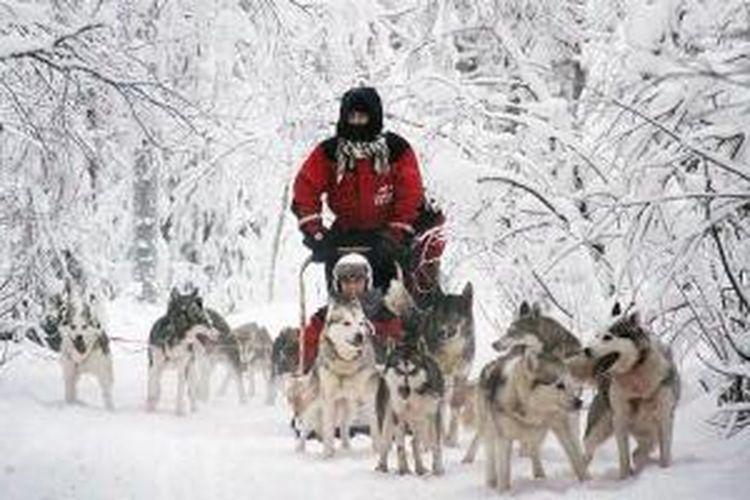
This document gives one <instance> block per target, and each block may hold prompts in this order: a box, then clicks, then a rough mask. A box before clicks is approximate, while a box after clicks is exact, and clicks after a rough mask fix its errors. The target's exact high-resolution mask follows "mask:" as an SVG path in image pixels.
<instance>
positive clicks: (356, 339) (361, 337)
mask: <svg viewBox="0 0 750 500" xmlns="http://www.w3.org/2000/svg"><path fill="white" fill-rule="evenodd" d="M364 341H365V336H364V335H362V334H361V333H358V334H356V335H355V336H354V343H355V344H356V345H360V344H362V342H364Z"/></svg>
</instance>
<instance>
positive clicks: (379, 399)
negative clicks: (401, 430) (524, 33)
mask: <svg viewBox="0 0 750 500" xmlns="http://www.w3.org/2000/svg"><path fill="white" fill-rule="evenodd" d="M389 400H390V394H389V393H388V386H387V385H386V383H385V380H384V379H383V378H380V380H378V390H377V392H376V393H375V414H376V416H377V419H378V434H380V435H381V436H382V435H383V430H384V429H385V417H386V412H387V411H388V406H389Z"/></svg>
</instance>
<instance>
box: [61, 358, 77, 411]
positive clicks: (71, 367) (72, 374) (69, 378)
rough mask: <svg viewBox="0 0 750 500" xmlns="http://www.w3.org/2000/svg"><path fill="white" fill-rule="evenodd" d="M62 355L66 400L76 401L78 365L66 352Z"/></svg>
mask: <svg viewBox="0 0 750 500" xmlns="http://www.w3.org/2000/svg"><path fill="white" fill-rule="evenodd" d="M62 356H63V357H62V360H61V364H62V371H63V383H64V384H65V402H66V403H74V402H75V401H76V378H77V377H76V365H75V363H74V362H73V360H72V359H70V358H68V357H67V356H66V355H65V354H63V355H62Z"/></svg>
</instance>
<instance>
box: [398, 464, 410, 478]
mask: <svg viewBox="0 0 750 500" xmlns="http://www.w3.org/2000/svg"><path fill="white" fill-rule="evenodd" d="M398 473H399V475H400V476H405V475H407V474H411V470H410V469H409V466H408V465H399V466H398Z"/></svg>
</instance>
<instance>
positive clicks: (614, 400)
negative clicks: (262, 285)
mask: <svg viewBox="0 0 750 500" xmlns="http://www.w3.org/2000/svg"><path fill="white" fill-rule="evenodd" d="M391 289H392V290H394V291H396V292H394V293H396V294H395V295H394V294H390V295H387V296H386V298H385V302H386V306H387V307H389V308H391V310H392V311H393V312H395V313H396V314H399V315H400V314H404V313H405V311H406V310H412V311H413V310H414V304H413V303H412V302H410V301H409V300H408V294H404V293H400V294H397V292H398V290H401V292H403V289H402V288H399V287H397V286H392V287H391ZM90 299H91V300H88V301H83V300H80V299H79V300H75V297H74V296H71V298H69V300H66V301H64V304H63V305H62V306H61V307H57V308H56V311H57V312H56V315H55V316H54V317H48V318H47V319H46V324H47V328H45V329H46V330H47V329H49V330H55V336H53V337H48V338H54V337H56V338H57V342H56V343H55V345H56V346H57V347H58V348H59V351H60V354H61V356H60V359H61V363H62V368H63V376H64V382H65V399H66V401H68V402H74V401H76V384H77V381H78V379H79V377H80V375H81V374H83V373H91V374H93V375H95V376H96V377H97V378H98V380H99V384H100V386H101V389H102V394H103V399H104V402H105V405H106V407H107V408H109V409H112V408H113V402H112V382H113V377H112V357H111V352H110V348H109V339H108V337H107V334H106V332H105V328H104V327H103V326H102V324H101V322H100V318H101V315H100V314H99V313H98V312H97V306H96V302H95V300H94V299H93V297H92V298H90ZM472 304H473V297H472V287H471V284H467V286H466V287H465V288H464V290H463V292H462V293H461V294H456V295H453V294H444V293H439V294H438V296H437V298H436V299H435V300H434V301H433V305H432V306H431V308H430V309H428V310H427V311H421V310H420V311H418V312H417V313H416V314H417V324H418V327H417V331H418V333H419V335H418V337H417V340H416V341H413V342H409V343H404V344H400V345H394V346H389V348H388V349H387V350H386V351H385V352H383V353H378V352H376V349H375V348H374V346H373V342H372V341H371V339H372V331H373V330H372V325H371V324H370V322H369V321H368V320H367V318H366V317H365V314H364V311H363V309H362V307H361V305H360V304H359V302H358V301H356V300H353V301H346V300H342V299H336V298H332V299H331V300H330V302H329V304H328V312H327V318H326V321H325V327H324V330H323V332H322V334H321V340H320V347H319V351H318V356H317V359H316V361H315V363H314V365H313V368H312V369H311V370H310V371H309V372H308V373H306V374H305V375H299V374H298V363H299V329H298V328H285V329H284V330H282V331H281V332H280V334H279V335H278V336H277V337H276V338H275V340H272V339H271V336H270V335H269V333H268V331H267V330H266V329H265V328H263V327H261V326H259V325H257V324H255V323H249V324H246V325H243V326H240V327H239V328H236V329H234V330H232V329H230V327H229V325H228V324H227V322H226V321H225V320H224V319H223V318H222V317H221V316H220V315H219V314H218V313H217V312H216V311H214V310H212V309H210V308H208V307H204V305H203V303H202V300H201V297H200V296H199V295H198V292H197V291H192V292H189V293H180V292H178V291H177V290H172V293H171V295H170V299H169V302H168V307H167V312H166V314H165V315H164V316H163V317H161V318H160V319H159V320H158V321H156V323H155V324H154V325H153V327H152V329H151V332H150V335H149V341H148V396H147V409H148V410H150V411H153V410H155V409H156V406H157V404H158V402H159V399H160V393H161V389H160V388H161V378H162V374H163V372H164V370H166V369H175V370H177V377H178V382H177V398H176V411H177V413H178V414H183V413H185V395H186V394H187V396H188V399H189V401H190V409H191V410H192V411H194V410H195V409H196V407H197V403H198V401H205V400H207V399H208V396H209V387H208V385H209V384H208V380H209V379H210V375H211V373H212V371H213V369H214V368H215V366H216V365H218V364H222V365H224V366H225V367H227V373H228V376H227V377H228V378H227V380H225V381H224V384H223V385H224V386H225V387H226V385H227V383H228V381H229V379H231V378H233V379H234V381H235V384H236V386H237V392H238V395H239V399H240V401H241V402H245V400H246V398H247V396H248V395H247V392H246V390H245V383H244V379H245V378H248V380H249V382H248V388H249V392H250V395H253V394H254V392H255V382H254V379H255V376H256V374H257V373H261V374H262V375H263V377H264V378H265V380H266V383H267V392H266V402H267V403H269V404H273V402H274V399H275V397H276V392H277V388H278V387H282V386H283V387H284V392H285V394H286V399H287V402H288V403H289V405H290V407H291V409H292V412H293V415H294V422H295V427H296V429H297V435H298V444H297V447H298V449H299V450H304V448H305V442H306V441H307V439H308V438H309V437H310V436H312V435H315V436H318V437H319V438H320V440H321V441H322V444H323V454H324V456H325V457H330V456H332V455H334V452H335V446H334V442H335V439H336V437H337V436H338V437H339V439H340V441H341V446H342V447H343V448H347V447H349V446H350V437H351V434H352V430H353V422H354V421H355V420H356V418H357V416H358V415H360V416H362V415H364V417H363V418H364V419H365V420H367V422H366V423H367V426H368V427H369V434H370V436H371V438H372V443H373V449H374V451H375V452H376V454H377V456H378V462H377V470H379V471H383V472H385V471H388V457H389V454H390V451H391V449H392V447H393V446H394V445H395V447H396V457H397V470H398V472H399V473H401V474H406V473H409V472H411V469H410V467H409V463H408V460H407V452H406V440H407V437H410V438H411V451H412V460H413V463H414V472H415V473H416V474H420V475H421V474H425V473H427V472H428V471H429V469H428V468H427V467H426V466H425V464H424V462H423V458H422V455H423V452H425V451H429V452H430V454H431V459H432V461H431V471H432V473H433V474H434V475H441V474H443V473H444V465H443V457H442V446H443V445H445V446H455V445H456V444H457V432H458V427H459V421H460V420H462V419H463V421H464V422H465V423H466V422H471V423H472V424H473V427H474V430H475V434H474V437H473V439H472V441H471V445H470V446H469V449H468V450H467V452H466V455H465V457H464V462H465V463H470V462H472V461H473V460H474V458H475V454H476V452H477V450H478V448H479V446H480V445H481V446H482V448H483V449H484V453H485V456H486V460H485V466H486V474H485V477H486V483H487V485H488V486H490V487H492V488H496V489H498V490H499V491H506V490H508V489H509V488H510V478H511V455H512V449H513V443H514V442H518V443H519V446H520V450H521V455H523V456H526V457H528V458H529V459H530V460H531V465H532V471H533V475H534V477H535V478H542V477H544V474H545V473H544V468H543V465H542V461H541V457H540V448H541V445H542V443H543V441H544V439H545V437H546V436H547V434H548V433H549V432H551V433H552V434H553V435H554V436H555V437H556V438H557V439H558V440H559V442H560V444H561V446H562V448H563V450H564V452H565V454H566V456H567V458H568V460H569V462H570V464H571V467H572V469H573V472H574V474H575V475H576V477H577V478H578V479H579V480H585V479H586V478H587V477H588V472H587V468H588V464H589V463H590V462H591V460H592V458H593V455H594V452H595V450H596V449H597V448H598V447H599V446H600V445H601V444H602V443H604V442H605V441H607V440H608V439H609V438H611V437H614V438H615V440H616V443H617V449H618V458H619V477H620V478H627V477H628V476H630V475H631V474H633V473H634V472H637V471H639V470H640V469H641V468H642V467H643V466H644V465H645V464H646V463H647V462H648V459H649V456H650V454H651V452H652V451H653V450H654V448H656V446H657V445H658V452H659V463H660V465H661V466H663V467H666V466H668V465H669V464H670V461H671V447H672V433H673V422H674V412H675V407H676V404H677V401H678V399H679V392H680V381H679V377H678V373H677V369H676V366H675V363H674V361H673V360H672V357H671V355H670V352H669V350H668V349H666V348H665V347H664V346H663V345H662V344H661V343H659V342H658V341H657V340H656V339H655V338H654V337H653V336H652V335H651V334H650V333H649V331H648V330H647V328H646V327H645V326H644V325H643V322H642V321H641V320H640V318H639V316H638V314H637V313H629V314H620V312H619V311H613V314H615V316H616V317H615V318H614V319H613V323H612V324H611V325H610V326H609V327H608V328H607V329H606V330H604V331H603V332H601V333H599V334H598V335H597V336H596V338H595V339H594V341H593V342H592V343H591V344H590V345H588V346H586V347H584V346H582V345H581V343H580V341H579V340H578V338H576V336H575V335H573V334H572V333H571V332H570V331H568V330H567V329H566V328H564V327H563V326H562V325H561V324H560V323H558V322H557V321H555V320H554V319H552V318H549V317H547V316H545V315H543V314H542V313H541V312H540V310H539V307H538V306H537V305H536V304H535V305H533V306H530V305H529V304H528V303H526V302H524V303H522V304H521V306H520V308H519V310H518V312H517V314H516V317H515V318H514V320H513V322H512V323H511V325H510V327H509V328H508V329H507V331H506V333H505V334H504V335H503V336H502V337H501V338H499V339H498V340H497V341H495V342H494V343H493V344H492V347H493V348H494V349H495V350H496V351H497V357H496V359H494V360H492V361H491V362H489V363H488V364H487V365H485V366H484V368H483V369H482V370H481V373H480V376H479V379H478V380H477V381H476V382H469V371H470V368H471V364H472V362H473V360H474V350H475V336H474V320H473V314H472ZM50 325H52V326H50ZM49 330H48V333H49ZM583 384H586V385H588V386H590V387H593V388H594V391H595V393H594V397H593V400H592V402H591V405H590V409H589V412H588V415H587V422H586V427H585V432H584V436H583V442H582V445H581V442H580V440H579V431H578V428H579V427H578V414H579V413H580V409H581V407H582V400H581V399H580V395H581V390H582V385H583ZM631 438H633V439H634V440H635V442H636V444H637V446H636V448H635V450H634V452H633V453H632V463H631V453H630V449H629V446H630V439H631Z"/></svg>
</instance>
